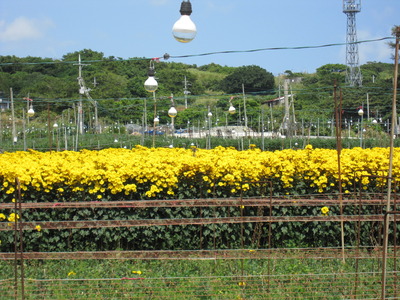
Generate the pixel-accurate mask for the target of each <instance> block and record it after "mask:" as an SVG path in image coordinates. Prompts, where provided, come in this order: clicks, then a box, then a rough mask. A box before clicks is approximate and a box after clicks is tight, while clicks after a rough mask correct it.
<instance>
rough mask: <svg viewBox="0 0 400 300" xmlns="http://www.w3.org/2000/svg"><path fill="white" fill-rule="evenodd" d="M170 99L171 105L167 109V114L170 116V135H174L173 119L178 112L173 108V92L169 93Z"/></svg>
mask: <svg viewBox="0 0 400 300" xmlns="http://www.w3.org/2000/svg"><path fill="white" fill-rule="evenodd" d="M170 99H171V107H170V109H169V110H168V116H169V117H170V118H171V132H172V135H174V132H175V125H174V119H175V117H176V115H177V114H178V111H177V110H176V108H175V103H174V95H173V94H171V97H170Z"/></svg>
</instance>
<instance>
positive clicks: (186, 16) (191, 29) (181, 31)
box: [172, 1, 197, 43]
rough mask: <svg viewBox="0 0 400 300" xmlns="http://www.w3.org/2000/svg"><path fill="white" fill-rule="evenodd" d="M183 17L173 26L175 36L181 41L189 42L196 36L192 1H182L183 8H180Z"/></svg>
mask: <svg viewBox="0 0 400 300" xmlns="http://www.w3.org/2000/svg"><path fill="white" fill-rule="evenodd" d="M179 12H180V13H181V17H180V18H179V20H178V21H176V22H175V24H174V26H173V27H172V34H173V35H174V38H175V39H176V40H177V41H178V42H181V43H188V42H190V41H192V40H193V39H194V38H195V37H196V33H197V29H196V25H195V24H194V23H193V21H192V20H191V19H190V15H191V14H192V4H191V3H190V1H182V4H181V9H180V10H179Z"/></svg>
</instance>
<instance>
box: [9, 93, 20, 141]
mask: <svg viewBox="0 0 400 300" xmlns="http://www.w3.org/2000/svg"><path fill="white" fill-rule="evenodd" d="M10 99H11V122H12V142H13V144H14V145H15V144H16V143H17V140H18V137H17V130H16V128H15V112H14V95H13V89H12V88H10Z"/></svg>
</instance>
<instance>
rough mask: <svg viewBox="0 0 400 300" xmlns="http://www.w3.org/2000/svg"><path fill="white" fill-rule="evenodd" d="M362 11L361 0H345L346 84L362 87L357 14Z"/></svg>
mask: <svg viewBox="0 0 400 300" xmlns="http://www.w3.org/2000/svg"><path fill="white" fill-rule="evenodd" d="M360 11H361V0H343V12H344V13H345V14H346V15H347V37H346V65H347V74H346V82H347V83H348V84H349V85H350V86H361V85H362V77H361V71H360V65H359V59H358V44H357V28H356V14H357V13H358V12H360Z"/></svg>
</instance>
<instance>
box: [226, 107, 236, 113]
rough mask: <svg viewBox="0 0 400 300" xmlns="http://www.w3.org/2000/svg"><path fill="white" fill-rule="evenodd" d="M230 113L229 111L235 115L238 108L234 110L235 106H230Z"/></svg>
mask: <svg viewBox="0 0 400 300" xmlns="http://www.w3.org/2000/svg"><path fill="white" fill-rule="evenodd" d="M228 111H229V113H230V114H231V115H233V114H234V113H235V111H236V108H234V107H233V105H231V106H229V110H228Z"/></svg>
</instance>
